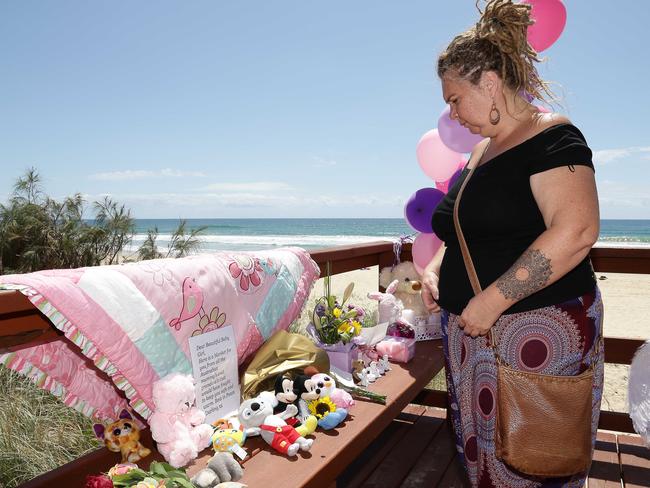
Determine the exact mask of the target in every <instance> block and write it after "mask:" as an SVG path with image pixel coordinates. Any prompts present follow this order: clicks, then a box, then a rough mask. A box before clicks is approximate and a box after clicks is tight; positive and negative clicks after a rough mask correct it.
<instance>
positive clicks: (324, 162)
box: [312, 156, 337, 168]
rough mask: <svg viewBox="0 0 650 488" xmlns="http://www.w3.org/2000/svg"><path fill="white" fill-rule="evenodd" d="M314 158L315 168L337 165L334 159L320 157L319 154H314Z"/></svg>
mask: <svg viewBox="0 0 650 488" xmlns="http://www.w3.org/2000/svg"><path fill="white" fill-rule="evenodd" d="M312 159H313V160H314V163H313V164H312V167H313V168H330V167H332V166H336V165H337V162H336V161H334V160H333V159H325V158H319V157H318V156H314V157H313V158H312Z"/></svg>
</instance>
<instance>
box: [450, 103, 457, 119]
mask: <svg viewBox="0 0 650 488" xmlns="http://www.w3.org/2000/svg"><path fill="white" fill-rule="evenodd" d="M449 118H450V119H451V120H458V112H456V109H455V108H454V107H453V105H450V106H449Z"/></svg>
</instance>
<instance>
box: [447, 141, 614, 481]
mask: <svg viewBox="0 0 650 488" xmlns="http://www.w3.org/2000/svg"><path fill="white" fill-rule="evenodd" d="M486 149H487V148H486ZM474 169H475V168H472V169H471V170H470V173H469V175H468V176H467V178H466V179H465V181H464V182H463V184H462V186H461V188H460V190H459V192H458V197H457V198H456V202H455V204H454V226H455V227H456V234H457V235H458V241H459V243H460V247H461V251H462V253H463V260H464V261H465V267H466V269H467V275H468V276H469V279H470V282H471V284H472V289H473V290H474V293H475V294H478V293H480V292H481V284H480V282H479V280H478V276H477V275H476V269H475V268H474V263H473V262H472V258H471V256H470V254H469V249H468V248H467V243H466V242H465V238H464V236H463V232H462V230H461V228H460V222H459V221H458V205H459V202H460V197H461V196H462V194H463V190H464V189H465V186H466V185H467V182H468V181H469V179H470V178H471V176H472V174H473V173H474ZM488 340H489V343H490V346H491V347H492V349H493V350H494V355H495V357H496V361H497V411H496V426H495V440H494V443H495V453H496V457H497V458H498V459H500V460H501V461H502V462H504V463H505V464H507V465H508V466H510V467H511V468H512V469H515V470H517V471H519V472H521V473H524V474H528V475H532V476H542V477H559V476H570V475H573V474H578V473H584V472H586V471H587V469H588V468H589V465H590V464H591V415H592V413H591V412H592V410H591V409H592V385H593V376H594V369H593V368H594V364H595V363H596V360H597V358H598V350H599V348H600V344H601V341H602V331H601V332H600V335H599V337H598V343H597V345H596V347H594V352H593V356H592V360H591V362H590V366H589V368H588V369H587V370H586V371H584V372H583V373H581V374H579V375H577V376H556V375H545V374H539V373H532V372H527V371H519V370H516V369H513V368H512V367H510V366H509V365H508V364H506V362H505V361H504V360H503V359H502V358H501V357H500V356H499V354H498V351H497V343H496V341H495V339H494V335H493V334H492V329H490V331H489V333H488Z"/></svg>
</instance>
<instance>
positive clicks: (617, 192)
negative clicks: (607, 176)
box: [598, 180, 650, 208]
mask: <svg viewBox="0 0 650 488" xmlns="http://www.w3.org/2000/svg"><path fill="white" fill-rule="evenodd" d="M598 200H599V201H600V204H601V207H606V206H607V207H610V206H612V207H633V208H648V207H650V194H648V189H647V187H646V186H645V185H636V184H629V183H622V182H620V181H611V180H605V181H602V182H599V183H598Z"/></svg>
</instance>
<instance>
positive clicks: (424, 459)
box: [402, 409, 456, 488]
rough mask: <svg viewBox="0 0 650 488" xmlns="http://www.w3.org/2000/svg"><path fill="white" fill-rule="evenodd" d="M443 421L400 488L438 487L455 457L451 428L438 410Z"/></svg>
mask: <svg viewBox="0 0 650 488" xmlns="http://www.w3.org/2000/svg"><path fill="white" fill-rule="evenodd" d="M438 415H439V417H440V418H441V420H443V422H442V425H441V426H440V429H439V430H438V433H437V435H436V436H435V437H434V438H433V439H432V440H431V442H430V443H429V445H428V446H427V448H426V450H425V451H424V452H423V453H422V455H421V456H420V459H419V460H418V462H417V463H416V464H415V466H413V469H411V472H410V473H409V475H408V476H407V477H406V479H405V480H404V481H403V482H402V488H428V487H431V486H439V483H440V480H441V479H442V477H443V476H444V475H445V473H446V472H447V469H449V465H450V464H451V462H452V461H453V460H454V457H455V456H456V446H455V443H454V439H453V435H454V434H453V432H452V429H451V426H450V425H449V423H448V422H447V421H446V415H447V413H446V411H445V410H441V409H438Z"/></svg>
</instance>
